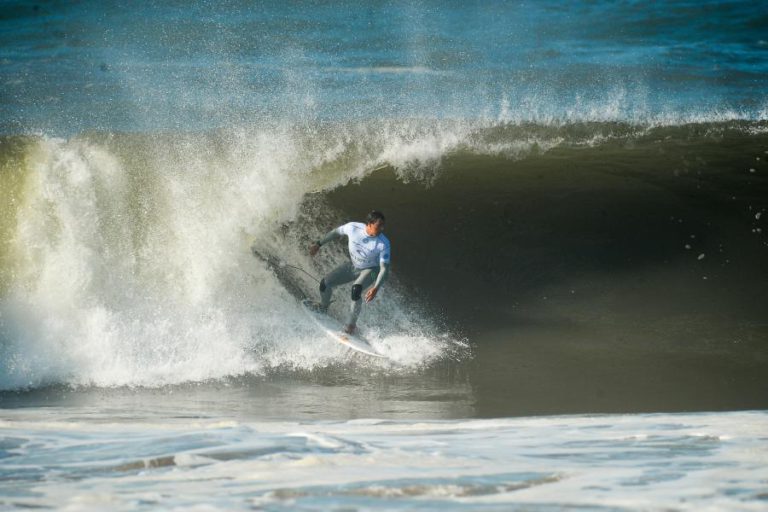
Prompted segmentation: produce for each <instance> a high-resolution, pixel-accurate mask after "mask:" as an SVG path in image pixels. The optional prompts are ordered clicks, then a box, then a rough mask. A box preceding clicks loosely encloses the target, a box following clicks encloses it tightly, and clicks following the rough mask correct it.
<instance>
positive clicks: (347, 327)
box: [344, 324, 357, 334]
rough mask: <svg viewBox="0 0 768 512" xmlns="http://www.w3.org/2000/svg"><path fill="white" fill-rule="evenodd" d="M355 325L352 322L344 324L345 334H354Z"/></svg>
mask: <svg viewBox="0 0 768 512" xmlns="http://www.w3.org/2000/svg"><path fill="white" fill-rule="evenodd" d="M356 329H357V327H356V326H355V325H354V324H349V325H345V326H344V332H345V333H347V334H355V330H356Z"/></svg>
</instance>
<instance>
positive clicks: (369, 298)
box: [365, 286, 379, 302]
mask: <svg viewBox="0 0 768 512" xmlns="http://www.w3.org/2000/svg"><path fill="white" fill-rule="evenodd" d="M378 291H379V289H378V288H376V287H375V286H374V287H373V288H371V289H370V290H368V292H366V294H365V302H371V301H372V300H373V299H374V297H376V292H378Z"/></svg>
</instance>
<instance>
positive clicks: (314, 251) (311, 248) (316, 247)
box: [309, 242, 320, 256]
mask: <svg viewBox="0 0 768 512" xmlns="http://www.w3.org/2000/svg"><path fill="white" fill-rule="evenodd" d="M319 250H320V246H319V245H318V244H317V242H313V243H312V245H310V246H309V255H310V256H314V255H315V254H317V251H319Z"/></svg>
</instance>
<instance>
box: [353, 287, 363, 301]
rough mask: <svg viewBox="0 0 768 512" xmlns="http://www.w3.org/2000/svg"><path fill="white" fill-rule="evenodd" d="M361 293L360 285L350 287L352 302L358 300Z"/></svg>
mask: <svg viewBox="0 0 768 512" xmlns="http://www.w3.org/2000/svg"><path fill="white" fill-rule="evenodd" d="M362 293H363V285H361V284H353V285H352V300H360V295H361V294H362Z"/></svg>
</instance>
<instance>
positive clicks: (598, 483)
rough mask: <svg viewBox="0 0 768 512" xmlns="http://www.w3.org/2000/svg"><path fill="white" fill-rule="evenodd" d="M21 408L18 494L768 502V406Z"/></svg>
mask: <svg viewBox="0 0 768 512" xmlns="http://www.w3.org/2000/svg"><path fill="white" fill-rule="evenodd" d="M8 412H9V414H8V415H7V418H6V419H5V420H3V421H2V422H0V435H2V436H3V438H4V439H5V442H4V444H3V448H2V449H3V453H4V454H5V455H8V456H9V457H6V458H5V459H3V460H4V461H5V462H4V464H3V466H2V467H1V468H0V476H1V477H2V478H0V480H2V481H3V482H5V483H3V484H1V485H0V490H2V492H0V495H2V496H3V497H2V498H0V500H1V501H0V503H2V504H4V505H6V506H19V507H39V506H42V507H51V506H54V507H66V508H67V510H95V509H99V508H103V507H109V508H110V509H112V510H136V509H142V508H146V509H157V508H158V507H162V508H165V509H175V508H178V509H189V507H194V506H198V507H210V508H212V509H227V510H240V509H249V508H252V507H256V508H260V509H268V510H296V509H301V510H327V509H329V508H350V507H353V508H356V509H361V510H368V509H373V508H376V509H377V510H378V509H386V510H389V509H392V510H395V509H396V510H401V509H403V508H419V509H426V510H445V509H450V508H454V507H455V508H459V507H463V508H467V507H469V508H471V509H473V510H485V509H488V510H510V509H518V508H522V509H525V510H570V509H573V508H578V507H585V508H588V509H603V508H607V509H610V510H624V509H633V510H635V509H640V510H661V509H674V510H697V511H698V510H764V509H765V500H766V494H765V485H764V484H765V480H766V479H767V478H768V469H766V465H765V456H764V454H765V450H766V439H765V435H764V432H765V429H766V428H767V427H768V417H767V416H766V413H765V412H734V413H700V414H652V415H598V416H562V417H540V418H519V419H494V420H462V421H424V422H413V421H409V422H405V421H380V420H357V421H348V422H302V423H294V422H275V423H271V422H256V423H238V422H233V421H230V420H226V418H216V419H211V420H207V421H204V422H199V421H198V422H190V421H189V420H183V421H182V420H176V421H172V422H162V421H161V420H158V422H144V421H140V422H137V423H101V422H99V423H87V422H86V423H81V422H72V421H66V420H64V419H63V418H58V417H57V415H58V414H67V415H72V414H73V413H74V412H75V411H74V410H70V409H68V410H66V412H64V413H58V412H56V411H48V410H46V409H36V410H23V409H22V410H11V411H8Z"/></svg>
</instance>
